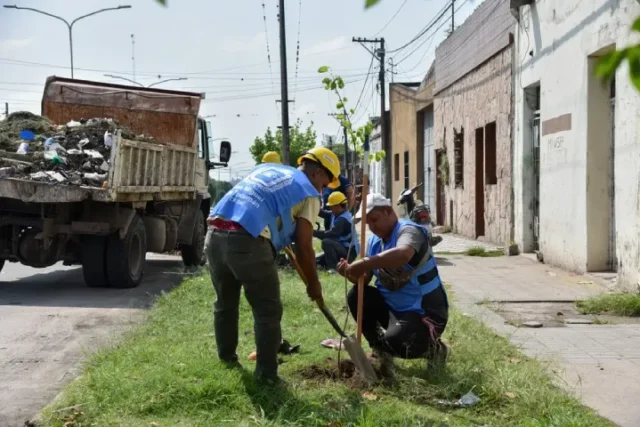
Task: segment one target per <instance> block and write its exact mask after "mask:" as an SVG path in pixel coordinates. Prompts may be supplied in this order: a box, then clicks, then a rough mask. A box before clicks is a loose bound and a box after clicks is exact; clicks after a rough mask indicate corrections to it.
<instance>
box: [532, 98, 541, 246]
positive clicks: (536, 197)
mask: <svg viewBox="0 0 640 427" xmlns="http://www.w3.org/2000/svg"><path fill="white" fill-rule="evenodd" d="M531 137H532V144H531V147H532V150H531V160H532V170H533V171H532V172H533V180H532V184H533V188H532V189H531V190H532V197H531V207H532V211H533V212H532V213H533V250H534V251H539V250H540V110H536V111H534V112H533V121H532V122H531Z"/></svg>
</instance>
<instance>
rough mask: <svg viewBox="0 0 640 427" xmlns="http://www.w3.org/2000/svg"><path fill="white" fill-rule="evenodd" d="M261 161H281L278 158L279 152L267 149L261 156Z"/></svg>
mask: <svg viewBox="0 0 640 427" xmlns="http://www.w3.org/2000/svg"><path fill="white" fill-rule="evenodd" d="M262 163H282V160H280V154H278V153H276V152H275V151H268V152H266V153H264V156H262Z"/></svg>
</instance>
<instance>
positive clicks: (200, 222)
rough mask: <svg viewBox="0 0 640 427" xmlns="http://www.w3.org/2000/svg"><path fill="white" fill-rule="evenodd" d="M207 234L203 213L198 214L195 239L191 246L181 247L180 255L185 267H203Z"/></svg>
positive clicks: (194, 229) (194, 227)
mask: <svg viewBox="0 0 640 427" xmlns="http://www.w3.org/2000/svg"><path fill="white" fill-rule="evenodd" d="M206 233H207V227H206V222H205V219H204V214H203V213H202V211H200V210H199V211H198V212H197V213H196V223H195V225H194V226H193V239H192V240H191V244H190V245H181V246H180V255H182V262H183V263H184V265H185V266H187V267H191V266H201V265H204V264H205V262H206V258H205V254H204V240H205V235H206Z"/></svg>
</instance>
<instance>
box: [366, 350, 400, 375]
mask: <svg viewBox="0 0 640 427" xmlns="http://www.w3.org/2000/svg"><path fill="white" fill-rule="evenodd" d="M370 358H371V359H372V360H374V361H378V363H379V365H380V375H382V376H383V377H385V378H392V377H393V376H394V374H393V371H394V370H395V363H394V362H393V356H391V354H389V353H387V352H385V351H383V350H378V349H374V350H373V353H371V356H370Z"/></svg>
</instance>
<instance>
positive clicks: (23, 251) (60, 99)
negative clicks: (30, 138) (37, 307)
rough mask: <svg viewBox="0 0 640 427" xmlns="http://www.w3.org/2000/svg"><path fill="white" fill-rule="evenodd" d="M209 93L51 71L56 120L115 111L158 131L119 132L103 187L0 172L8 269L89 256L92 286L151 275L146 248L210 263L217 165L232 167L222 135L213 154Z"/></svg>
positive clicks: (49, 94) (0, 252) (118, 117)
mask: <svg viewBox="0 0 640 427" xmlns="http://www.w3.org/2000/svg"><path fill="white" fill-rule="evenodd" d="M202 98H203V95H201V94H199V93H192V92H182V91H173V90H161V89H150V88H143V87H133V86H123V85H114V84H107V83H98V82H91V81H84V80H73V79H66V78H59V77H49V78H48V79H47V81H46V85H45V89H44V95H43V99H42V114H43V115H44V116H46V117H48V118H49V119H50V120H51V121H53V122H54V123H57V124H66V123H68V122H70V121H81V119H83V118H85V119H87V118H92V117H107V118H110V119H113V120H115V121H117V122H118V123H119V124H120V125H122V126H124V127H126V128H128V129H129V130H131V131H132V132H134V133H135V134H136V135H141V134H143V135H145V136H148V137H151V138H149V141H148V142H143V141H139V140H135V141H134V140H128V139H126V138H124V137H123V136H122V134H121V132H116V133H115V135H113V138H112V139H111V138H110V140H109V143H110V144H112V145H111V149H110V154H109V155H110V158H109V162H108V163H109V164H110V168H109V169H108V172H106V176H107V178H106V181H105V182H104V185H102V186H88V185H83V184H70V183H66V182H60V183H55V182H54V183H52V182H39V181H37V180H34V179H28V178H20V177H3V178H0V269H1V268H2V266H3V264H4V263H5V261H9V262H20V263H21V264H24V265H27V266H31V267H35V268H43V267H47V266H50V265H53V264H55V263H56V262H59V261H63V262H64V263H65V265H73V264H80V265H82V268H83V274H84V279H85V282H86V284H87V286H92V287H98V286H112V287H115V288H131V287H135V286H138V285H139V284H140V282H141V281H142V279H143V274H144V265H145V254H146V253H147V252H158V253H162V252H170V251H174V250H176V249H178V250H180V253H181V255H182V259H183V261H184V263H185V265H188V266H197V265H202V264H203V263H204V259H205V258H204V238H205V233H206V230H207V227H206V222H205V220H206V217H207V216H208V214H209V210H210V207H211V206H210V204H211V203H210V196H209V193H208V183H209V170H210V169H213V168H214V167H216V166H220V167H224V166H226V165H227V162H228V161H229V157H230V154H231V145H230V143H229V142H227V141H223V142H222V143H221V145H220V150H219V158H218V162H213V161H211V160H210V159H211V158H212V157H213V154H214V150H213V146H212V142H213V139H212V135H211V126H210V123H209V122H205V121H204V120H203V119H201V118H199V117H198V112H199V108H200V102H201V99H202ZM5 154H7V153H5ZM2 157H3V153H2V152H0V158H2ZM7 157H8V155H7Z"/></svg>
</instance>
